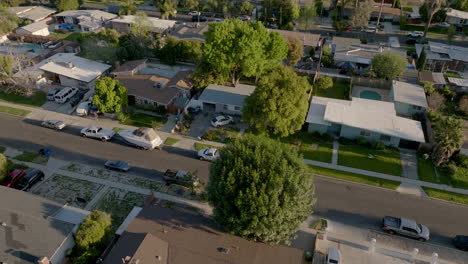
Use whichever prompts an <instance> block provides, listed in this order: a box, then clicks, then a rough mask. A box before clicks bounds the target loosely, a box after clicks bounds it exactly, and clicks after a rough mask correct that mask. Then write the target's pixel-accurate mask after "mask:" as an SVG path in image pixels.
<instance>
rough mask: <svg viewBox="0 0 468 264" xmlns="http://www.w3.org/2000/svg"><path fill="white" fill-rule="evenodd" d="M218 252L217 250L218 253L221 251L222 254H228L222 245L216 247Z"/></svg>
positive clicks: (227, 250)
mask: <svg viewBox="0 0 468 264" xmlns="http://www.w3.org/2000/svg"><path fill="white" fill-rule="evenodd" d="M218 252H219V253H222V254H228V253H229V249H227V248H223V247H219V248H218Z"/></svg>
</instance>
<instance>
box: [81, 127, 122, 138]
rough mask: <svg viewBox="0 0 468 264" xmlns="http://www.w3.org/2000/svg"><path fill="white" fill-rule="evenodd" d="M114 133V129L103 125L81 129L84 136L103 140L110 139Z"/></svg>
mask: <svg viewBox="0 0 468 264" xmlns="http://www.w3.org/2000/svg"><path fill="white" fill-rule="evenodd" d="M114 135H115V132H114V131H112V130H106V129H102V128H101V127H85V128H83V129H81V136H82V137H91V138H97V139H100V140H102V141H107V140H110V139H111V138H112V137H113V136H114Z"/></svg>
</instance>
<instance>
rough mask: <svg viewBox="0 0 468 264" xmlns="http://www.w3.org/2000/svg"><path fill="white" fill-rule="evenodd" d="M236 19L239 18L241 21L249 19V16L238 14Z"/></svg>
mask: <svg viewBox="0 0 468 264" xmlns="http://www.w3.org/2000/svg"><path fill="white" fill-rule="evenodd" d="M237 19H240V20H242V21H250V19H251V18H250V17H249V16H238V17H237Z"/></svg>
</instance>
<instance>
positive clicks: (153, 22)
mask: <svg viewBox="0 0 468 264" xmlns="http://www.w3.org/2000/svg"><path fill="white" fill-rule="evenodd" d="M137 19H138V17H137V16H133V15H130V16H119V17H117V18H114V19H112V20H111V24H112V28H113V29H115V30H117V32H120V33H130V28H131V25H132V24H135V23H136V22H137ZM145 20H147V21H148V26H149V27H150V31H151V32H153V33H157V34H166V33H168V32H170V31H171V29H172V28H173V27H174V25H175V23H176V21H175V20H165V19H159V18H156V17H146V18H145Z"/></svg>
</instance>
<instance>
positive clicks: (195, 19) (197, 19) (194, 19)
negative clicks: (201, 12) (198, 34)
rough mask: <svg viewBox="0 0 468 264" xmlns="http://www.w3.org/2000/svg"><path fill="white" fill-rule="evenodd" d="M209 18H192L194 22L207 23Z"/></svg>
mask: <svg viewBox="0 0 468 264" xmlns="http://www.w3.org/2000/svg"><path fill="white" fill-rule="evenodd" d="M206 21H208V18H206V17H204V16H192V22H206Z"/></svg>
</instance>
